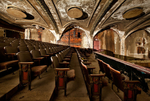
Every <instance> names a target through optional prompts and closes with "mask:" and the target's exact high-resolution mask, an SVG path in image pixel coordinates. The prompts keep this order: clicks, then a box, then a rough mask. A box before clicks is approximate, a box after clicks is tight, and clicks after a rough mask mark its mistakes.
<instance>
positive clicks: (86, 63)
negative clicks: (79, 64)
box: [83, 62, 91, 65]
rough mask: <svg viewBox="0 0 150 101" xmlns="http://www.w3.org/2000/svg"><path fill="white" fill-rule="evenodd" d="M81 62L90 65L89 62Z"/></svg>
mask: <svg viewBox="0 0 150 101" xmlns="http://www.w3.org/2000/svg"><path fill="white" fill-rule="evenodd" d="M83 64H85V65H90V64H91V62H83Z"/></svg>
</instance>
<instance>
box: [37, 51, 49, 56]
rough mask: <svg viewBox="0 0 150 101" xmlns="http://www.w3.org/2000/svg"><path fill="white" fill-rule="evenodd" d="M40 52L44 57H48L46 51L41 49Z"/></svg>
mask: <svg viewBox="0 0 150 101" xmlns="http://www.w3.org/2000/svg"><path fill="white" fill-rule="evenodd" d="M39 51H40V53H41V55H42V56H43V55H47V54H46V50H45V49H39Z"/></svg>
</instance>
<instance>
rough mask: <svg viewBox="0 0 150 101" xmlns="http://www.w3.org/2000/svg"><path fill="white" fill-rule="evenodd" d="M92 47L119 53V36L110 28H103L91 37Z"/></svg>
mask: <svg viewBox="0 0 150 101" xmlns="http://www.w3.org/2000/svg"><path fill="white" fill-rule="evenodd" d="M93 43H94V45H93V46H94V47H93V48H94V49H96V50H99V49H104V50H108V51H111V52H113V53H114V54H120V38H119V36H118V34H117V33H116V32H115V31H114V30H112V29H108V30H104V31H102V32H99V33H97V34H96V35H95V36H94V39H93Z"/></svg>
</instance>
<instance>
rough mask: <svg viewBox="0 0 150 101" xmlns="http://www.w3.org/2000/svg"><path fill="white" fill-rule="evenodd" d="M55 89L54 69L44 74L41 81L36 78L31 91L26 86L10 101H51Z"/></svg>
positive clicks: (49, 69)
mask: <svg viewBox="0 0 150 101" xmlns="http://www.w3.org/2000/svg"><path fill="white" fill-rule="evenodd" d="M54 88H55V74H54V70H53V68H50V67H49V68H48V71H47V72H44V73H42V75H41V79H39V78H38V77H37V78H35V79H34V80H33V81H32V83H31V89H32V90H31V91H30V90H28V87H27V86H26V87H25V88H24V89H22V90H21V91H19V92H18V93H17V94H15V95H14V96H13V97H12V98H11V99H10V101H35V100H39V101H42V100H45V101H49V100H50V98H51V96H52V94H53V91H54Z"/></svg>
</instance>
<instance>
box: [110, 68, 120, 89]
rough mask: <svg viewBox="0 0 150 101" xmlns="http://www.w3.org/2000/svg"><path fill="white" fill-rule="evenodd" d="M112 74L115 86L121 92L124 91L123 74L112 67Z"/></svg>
mask: <svg viewBox="0 0 150 101" xmlns="http://www.w3.org/2000/svg"><path fill="white" fill-rule="evenodd" d="M109 68H110V73H111V76H112V80H113V84H115V85H116V86H117V87H118V88H119V89H120V90H122V91H123V83H122V77H121V73H120V72H119V71H117V70H115V69H113V68H112V67H110V66H109Z"/></svg>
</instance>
